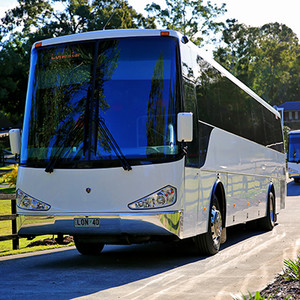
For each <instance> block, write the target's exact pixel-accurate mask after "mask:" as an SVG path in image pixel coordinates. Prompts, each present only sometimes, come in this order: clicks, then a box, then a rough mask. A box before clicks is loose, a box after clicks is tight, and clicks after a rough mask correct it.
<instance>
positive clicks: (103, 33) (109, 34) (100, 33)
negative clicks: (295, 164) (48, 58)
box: [33, 29, 182, 48]
mask: <svg viewBox="0 0 300 300" xmlns="http://www.w3.org/2000/svg"><path fill="white" fill-rule="evenodd" d="M161 35H162V36H164V35H167V36H173V37H176V38H181V37H182V35H181V34H180V33H178V32H176V31H174V30H163V29H111V30H97V31H89V32H83V33H77V34H71V35H64V36H59V37H55V38H50V39H45V40H41V41H38V42H36V43H34V45H33V48H35V47H37V45H39V46H50V45H55V44H62V43H70V42H76V41H86V40H95V39H106V38H122V37H146V36H161ZM41 43H42V44H41Z"/></svg>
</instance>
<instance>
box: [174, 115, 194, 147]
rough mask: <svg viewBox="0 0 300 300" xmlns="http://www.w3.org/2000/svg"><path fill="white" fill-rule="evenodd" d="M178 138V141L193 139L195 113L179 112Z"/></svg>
mask: <svg viewBox="0 0 300 300" xmlns="http://www.w3.org/2000/svg"><path fill="white" fill-rule="evenodd" d="M177 140H178V142H191V141H192V140H193V113H191V112H182V113H178V115H177Z"/></svg>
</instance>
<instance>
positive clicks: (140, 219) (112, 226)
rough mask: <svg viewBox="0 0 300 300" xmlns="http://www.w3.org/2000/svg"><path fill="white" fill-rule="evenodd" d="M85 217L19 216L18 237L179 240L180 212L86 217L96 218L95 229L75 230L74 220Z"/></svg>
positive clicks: (180, 231)
mask: <svg viewBox="0 0 300 300" xmlns="http://www.w3.org/2000/svg"><path fill="white" fill-rule="evenodd" d="M85 217H87V216H86V215H41V214H40V215H30V214H19V215H18V224H19V231H18V233H19V235H20V236H37V235H45V234H69V235H82V236H85V235H89V236H90V235H94V236H101V237H102V238H104V239H105V236H107V237H109V236H116V237H117V236H124V235H129V236H130V235H132V236H163V235H173V236H174V235H175V236H177V237H179V238H182V218H183V213H182V212H181V211H172V212H162V213H157V212H156V213H130V214H128V213H120V214H105V215H88V217H89V218H99V219H100V226H99V227H98V228H77V227H75V226H74V218H85Z"/></svg>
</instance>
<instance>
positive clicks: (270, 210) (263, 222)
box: [258, 192, 276, 231]
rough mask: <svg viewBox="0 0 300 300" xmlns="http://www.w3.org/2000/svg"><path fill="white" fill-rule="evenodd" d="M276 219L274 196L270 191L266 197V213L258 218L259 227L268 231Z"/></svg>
mask: <svg viewBox="0 0 300 300" xmlns="http://www.w3.org/2000/svg"><path fill="white" fill-rule="evenodd" d="M275 221H276V214H275V197H274V195H273V193H272V192H270V193H269V197H268V207H267V215H266V216H265V217H264V218H262V219H260V220H258V226H259V229H261V230H265V231H270V230H272V229H273V228H274V226H275Z"/></svg>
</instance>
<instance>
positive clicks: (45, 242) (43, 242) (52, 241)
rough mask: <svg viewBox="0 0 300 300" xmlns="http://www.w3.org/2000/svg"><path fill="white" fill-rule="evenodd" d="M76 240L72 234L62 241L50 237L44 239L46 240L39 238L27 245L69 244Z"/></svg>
mask: <svg viewBox="0 0 300 300" xmlns="http://www.w3.org/2000/svg"><path fill="white" fill-rule="evenodd" d="M72 242H74V240H73V237H72V236H66V237H64V238H63V240H62V241H58V240H57V239H55V238H52V239H50V238H48V239H44V240H38V241H34V242H31V243H29V244H28V245H27V246H26V247H35V246H50V245H68V244H70V243H72Z"/></svg>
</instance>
